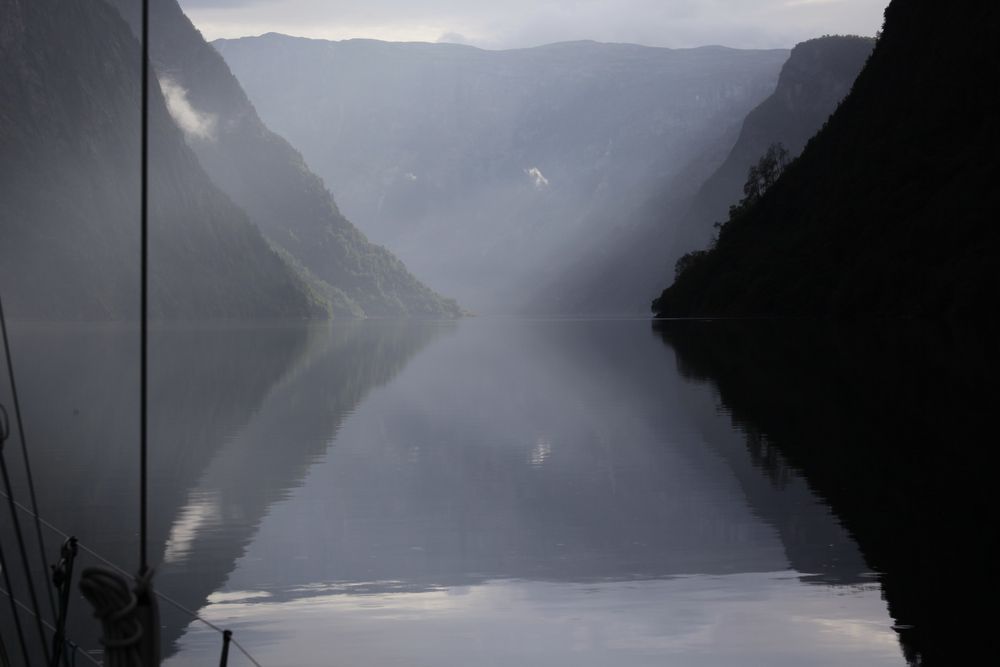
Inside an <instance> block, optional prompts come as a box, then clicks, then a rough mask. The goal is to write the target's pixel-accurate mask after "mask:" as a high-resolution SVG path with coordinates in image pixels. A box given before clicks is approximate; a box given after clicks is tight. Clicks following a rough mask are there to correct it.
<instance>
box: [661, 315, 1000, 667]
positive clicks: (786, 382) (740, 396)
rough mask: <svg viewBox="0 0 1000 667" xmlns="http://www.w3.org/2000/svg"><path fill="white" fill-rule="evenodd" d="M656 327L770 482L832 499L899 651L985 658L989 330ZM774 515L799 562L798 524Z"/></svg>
mask: <svg viewBox="0 0 1000 667" xmlns="http://www.w3.org/2000/svg"><path fill="white" fill-rule="evenodd" d="M657 330H658V332H659V335H660V336H661V337H662V339H663V340H664V341H665V342H666V343H667V344H668V345H669V346H670V347H671V348H673V350H674V351H675V352H676V354H677V359H678V365H679V367H680V371H681V372H682V373H683V374H684V376H685V377H688V378H691V379H694V380H696V381H700V382H706V383H710V385H711V386H712V387H713V389H714V390H715V391H717V393H718V396H719V400H720V402H721V405H722V406H723V407H724V409H725V410H726V411H727V412H728V413H729V414H730V416H731V419H732V421H733V423H734V424H735V425H736V427H737V428H738V429H739V430H741V431H743V432H744V433H745V434H746V435H745V443H744V447H743V449H744V451H745V453H746V454H749V456H750V459H751V460H752V462H753V463H754V465H756V466H757V467H758V468H759V469H761V470H762V471H763V472H764V474H765V475H766V478H767V479H768V480H770V482H771V484H772V486H774V487H775V488H777V487H779V486H781V485H782V484H784V483H785V482H784V480H786V479H788V478H789V477H795V475H796V474H800V473H801V474H804V475H805V479H806V480H807V481H808V484H809V486H810V488H812V489H814V490H815V491H817V492H818V494H819V495H820V497H822V498H823V499H824V501H826V502H828V503H830V505H831V506H832V507H833V509H834V510H835V511H836V512H837V515H838V517H839V518H840V519H841V520H842V521H843V522H844V524H845V525H846V526H847V528H848V529H849V530H850V532H851V534H852V535H853V536H854V537H855V538H856V539H857V540H858V543H859V544H860V547H861V549H862V550H863V552H864V555H865V558H866V559H867V561H868V562H869V563H870V564H871V565H872V567H873V568H875V569H877V570H878V571H879V573H880V575H879V580H880V581H881V583H882V586H883V588H884V592H885V595H886V598H887V600H888V603H889V609H890V611H891V613H892V615H893V617H894V618H895V619H896V621H897V624H896V629H897V631H898V632H899V634H900V636H901V639H902V641H903V646H904V648H905V650H906V654H907V657H908V659H909V660H910V662H912V663H914V664H927V665H956V664H981V663H982V662H983V660H986V661H987V662H988V661H989V659H988V658H985V659H984V658H983V657H982V656H983V655H984V654H985V653H992V651H991V650H990V649H989V648H988V647H989V646H990V645H991V640H990V639H989V637H992V635H993V633H992V630H990V629H987V628H985V627H984V626H983V624H984V623H985V622H987V621H986V619H988V618H991V617H992V614H993V610H992V606H993V604H994V601H995V600H996V594H997V590H996V577H995V575H994V574H992V572H993V570H994V569H995V556H996V537H997V535H996V530H995V527H994V526H993V523H994V522H995V516H996V503H995V501H994V500H993V498H992V493H991V491H990V489H991V486H992V483H991V482H992V480H991V477H992V475H993V467H992V466H990V465H989V464H988V463H989V461H991V460H992V458H993V457H992V455H991V453H992V449H993V447H992V444H987V443H992V442H994V441H995V440H996V435H995V431H996V425H995V421H996V420H995V414H996V412H995V411H996V405H997V402H998V398H1000V396H998V388H997V384H996V377H997V371H998V370H1000V364H998V359H1000V355H998V348H997V343H996V341H997V337H996V335H995V332H993V331H991V330H984V329H981V328H980V329H975V328H968V327H960V326H944V325H940V324H932V323H916V322H905V323H878V324H874V325H873V324H871V323H867V324H858V325H840V326H833V325H831V324H829V323H823V324H815V323H813V324H810V323H788V322H780V323H774V322H770V323H769V322H728V323H727V322H702V323H696V322H664V323H658V324H657ZM776 525H777V526H779V528H780V529H781V531H782V539H783V541H784V543H785V544H786V547H787V550H788V554H789V557H790V559H791V562H792V564H793V566H796V567H798V566H799V565H800V563H801V562H802V557H803V549H802V548H801V547H800V546H798V543H797V540H796V531H797V527H796V525H797V524H794V523H792V522H788V521H785V520H779V521H777V522H776ZM980 631H981V632H982V634H980Z"/></svg>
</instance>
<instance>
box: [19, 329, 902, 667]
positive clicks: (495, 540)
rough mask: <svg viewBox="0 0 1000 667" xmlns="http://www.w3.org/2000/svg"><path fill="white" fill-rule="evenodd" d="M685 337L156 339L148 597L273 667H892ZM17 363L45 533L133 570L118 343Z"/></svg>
mask: <svg viewBox="0 0 1000 667" xmlns="http://www.w3.org/2000/svg"><path fill="white" fill-rule="evenodd" d="M690 334H691V332H690V331H687V332H681V333H677V332H674V333H671V332H666V333H665V332H662V331H657V330H654V329H653V328H652V327H651V325H650V323H649V322H644V321H637V322H491V321H487V320H470V321H465V322H461V323H458V324H454V325H449V324H427V323H424V324H419V323H409V324H403V323H392V322H365V323H356V324H336V325H332V326H313V327H296V326H261V327H248V326H244V327H224V326H202V327H174V328H168V329H163V330H158V331H157V332H156V334H155V337H154V339H153V341H152V346H151V353H152V355H153V359H154V363H153V369H152V372H153V387H152V391H151V398H152V401H153V407H152V414H151V427H152V429H153V432H154V433H155V438H154V442H153V454H152V465H153V471H152V473H151V475H152V479H151V482H152V488H153V497H152V508H151V512H152V516H151V522H152V533H153V543H152V544H151V547H150V549H151V553H152V554H153V560H154V561H155V562H157V563H159V566H158V578H157V582H158V587H159V590H161V591H162V592H164V593H166V594H167V595H170V596H172V597H173V598H175V599H177V600H178V601H180V602H181V603H183V604H184V605H186V606H187V607H190V608H192V609H195V610H197V611H198V612H199V613H200V614H202V615H203V616H204V617H205V618H207V619H209V620H211V621H212V622H213V623H216V624H218V625H220V626H224V627H227V628H231V629H233V630H234V631H235V635H236V637H237V638H238V639H239V640H240V641H241V642H242V643H243V644H244V646H246V647H247V648H248V649H249V650H250V651H251V652H252V653H253V654H254V656H255V657H257V659H258V660H260V661H261V662H262V663H263V664H268V665H326V664H329V665H348V666H350V665H371V666H379V665H426V666H428V667H430V666H432V665H433V666H448V665H455V666H458V665H462V666H466V665H498V666H499V665H505V666H506V665H511V664H530V665H567V666H569V665H573V666H574V667H577V666H581V665H595V666H596V665H601V666H607V665H612V664H613V665H620V666H622V667H629V666H632V665H636V666H638V665H664V664H669V665H671V666H675V667H683V666H686V665H691V666H707V665H741V666H743V665H760V666H776V667H780V666H784V665H788V666H792V665H794V666H803V665H901V664H905V663H906V660H905V659H904V652H903V650H902V649H901V646H900V632H903V633H904V634H905V632H906V624H903V623H900V622H899V619H898V618H897V619H896V620H894V619H893V617H892V616H890V613H889V610H888V609H887V604H886V601H885V600H884V598H883V589H882V580H883V576H882V574H883V573H882V572H881V571H879V572H876V571H874V570H875V569H876V568H875V567H874V566H873V565H872V564H871V560H872V559H871V558H870V557H869V554H868V553H865V554H863V551H862V549H861V548H860V547H859V546H858V544H857V543H856V542H855V539H854V538H853V537H852V535H851V533H849V532H848V530H847V529H846V528H844V527H843V526H842V524H841V522H840V521H839V520H838V518H837V517H836V516H835V515H834V513H833V512H832V511H831V509H830V507H829V505H828V502H827V501H826V500H823V499H821V498H820V497H819V496H817V495H816V493H814V492H813V490H811V489H812V488H814V487H815V485H814V484H812V485H811V484H810V483H807V481H806V479H804V478H803V477H802V476H801V474H800V473H799V472H797V468H796V467H795V466H792V465H788V464H787V462H786V461H785V460H784V458H783V454H782V453H781V452H780V451H778V449H777V448H776V447H772V446H771V444H770V442H769V440H768V438H767V437H766V436H765V435H762V434H761V432H760V429H759V428H758V427H757V426H756V425H755V424H754V423H753V422H752V421H751V420H750V419H748V418H747V415H746V414H742V413H740V411H739V410H738V409H734V408H733V407H732V406H731V405H730V403H731V401H730V400H729V399H728V394H727V389H726V387H727V385H726V384H725V383H724V382H722V383H719V382H716V383H713V382H711V381H709V380H710V379H712V371H711V369H708V370H706V369H705V368H704V367H703V366H704V364H702V365H701V366H699V361H700V360H703V357H699V356H698V352H697V350H695V351H693V352H692V351H691V350H687V351H685V350H686V348H690V347H691V346H692V345H693V344H694V343H698V344H704V343H705V341H706V340H707V338H706V337H705V336H703V335H701V334H700V333H699V332H697V331H696V332H694V334H693V335H690ZM685 336H686V337H685ZM678 337H680V340H678ZM13 343H14V345H15V353H16V357H15V363H16V364H17V366H18V368H17V370H18V375H19V381H20V383H21V384H20V390H21V392H22V402H23V404H24V408H25V412H26V423H27V430H28V437H29V443H30V444H31V446H32V451H33V464H34V466H35V470H36V477H37V479H36V483H37V484H38V487H39V494H40V498H39V502H40V506H41V509H42V512H43V514H44V515H45V516H46V518H48V519H49V520H50V521H52V522H53V523H55V524H57V525H59V526H60V527H62V528H64V529H66V530H67V531H69V532H73V533H74V534H75V535H77V536H79V537H80V539H81V540H82V541H83V542H84V543H85V544H87V545H88V546H90V547H92V548H94V549H97V550H98V551H100V552H101V553H103V554H104V555H106V556H107V557H108V558H110V559H112V560H114V561H116V562H118V563H121V564H122V565H124V566H126V567H127V568H128V569H130V570H131V569H133V568H134V567H135V563H136V555H135V550H136V546H135V540H136V508H135V504H134V498H135V493H136V486H137V484H136V479H135V469H136V465H137V457H136V455H135V452H134V443H135V434H136V432H137V419H136V416H135V415H136V398H135V386H136V385H135V377H136V368H135V364H134V363H133V362H132V361H133V359H134V355H135V353H136V344H135V342H134V332H133V331H130V330H127V329H122V328H115V327H99V326H83V327H75V328H67V327H55V326H42V325H26V324H25V325H20V326H18V327H17V329H16V332H15V336H14V339H13ZM685 355H686V356H685ZM713 359H714V357H713ZM716 361H718V359H716ZM736 367H737V368H738V367H739V366H738V365H737V366H736ZM722 368H728V369H729V370H730V371H731V370H733V366H732V364H731V365H730V366H728V367H727V366H725V365H724V364H723V366H722ZM819 381H822V379H819ZM793 389H794V388H793ZM788 390H789V387H787V386H786V387H781V388H778V387H771V388H769V387H768V386H767V383H763V384H762V386H761V388H760V392H763V393H758V394H754V393H753V392H750V394H749V395H750V396H751V397H754V398H755V400H757V401H760V402H763V403H765V404H767V402H768V400H769V398H768V396H769V395H768V394H767V393H766V392H767V391H773V392H774V396H776V397H777V396H780V395H782V392H787V391H788ZM720 392H721V393H720ZM793 393H794V394H795V395H802V394H801V392H800V391H799V390H798V389H794V391H793ZM777 400H778V399H777V398H776V399H775V401H777ZM0 401H2V402H4V403H5V404H9V399H8V393H7V391H6V389H4V391H3V392H0ZM750 403H753V400H751V401H750ZM828 409H829V410H833V408H832V407H830V408H828ZM798 418H799V416H798V415H789V421H790V422H794V421H795V420H796V419H798ZM810 428H813V429H816V428H821V429H823V430H827V427H826V424H817V423H815V422H813V424H812V426H810ZM8 451H9V454H8V456H9V457H10V461H11V465H12V467H14V468H15V469H17V470H20V467H21V461H20V458H19V456H18V455H17V451H16V449H15V448H13V447H12V448H9V450H8ZM20 484H21V486H19V489H20V491H21V498H22V499H24V498H25V496H24V495H23V483H20ZM3 521H4V523H2V524H0V529H2V530H3V531H4V533H3V535H4V540H5V542H4V543H5V544H7V543H8V542H7V541H8V536H9V534H10V530H9V529H10V525H9V520H8V518H7V517H6V516H4V519H3ZM47 539H49V540H50V541H49V544H48V547H49V551H53V552H54V551H55V550H56V548H57V546H58V542H57V540H56V538H54V537H52V535H51V534H50V535H47ZM8 557H9V554H8ZM91 562H92V561H91V559H89V558H88V557H85V558H84V559H83V563H85V564H90V563H91ZM22 595H23V589H22ZM891 603H892V599H891V598H890V604H891ZM73 604H74V606H73V609H72V614H73V618H72V619H71V623H70V632H71V634H72V635H73V638H74V639H75V640H76V641H78V642H80V643H81V644H83V645H85V646H87V647H90V648H94V647H96V641H95V640H96V637H97V634H98V631H97V629H96V627H95V626H94V624H93V621H92V620H90V619H89V609H88V608H87V604H86V602H85V601H83V600H82V599H75V600H74V603H73ZM897 616H898V614H897ZM2 618H3V623H4V625H3V626H2V627H3V628H4V633H3V634H4V637H5V639H7V641H8V645H9V650H12V642H13V637H12V636H8V635H10V633H9V632H8V631H7V630H8V628H9V627H10V625H9V622H10V618H9V615H8V616H4V617H2ZM163 622H164V629H163V637H164V644H165V650H166V651H167V653H168V654H169V656H170V657H169V660H168V664H170V665H175V666H180V665H204V664H212V663H213V662H214V661H217V660H218V652H219V648H220V641H219V638H218V636H217V635H216V634H215V633H213V632H211V631H208V630H206V629H205V628H204V627H203V626H200V625H199V624H197V623H191V622H190V619H187V618H185V617H184V616H182V615H180V614H178V613H175V612H173V611H172V610H170V609H167V608H165V609H164V610H163ZM894 625H896V626H897V627H896V628H895V629H894ZM230 664H245V663H244V662H243V661H242V660H240V659H239V658H238V657H234V658H233V659H232V661H231V663H230Z"/></svg>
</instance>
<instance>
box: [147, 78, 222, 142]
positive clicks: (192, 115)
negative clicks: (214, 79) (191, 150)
mask: <svg viewBox="0 0 1000 667" xmlns="http://www.w3.org/2000/svg"><path fill="white" fill-rule="evenodd" d="M160 90H161V91H163V98H164V100H166V102H167V110H168V111H170V115H171V117H173V119H174V122H175V123H177V126H178V127H179V128H181V130H183V131H184V134H185V135H186V136H187V138H188V139H203V140H209V141H212V140H214V139H215V128H216V126H217V125H218V118H217V117H216V116H215V114H210V113H203V112H201V111H198V110H197V109H195V108H194V107H193V106H191V102H189V101H188V92H187V90H185V89H184V87H183V86H181V85H180V84H179V83H177V82H176V81H174V80H173V79H170V78H168V77H163V78H161V79H160Z"/></svg>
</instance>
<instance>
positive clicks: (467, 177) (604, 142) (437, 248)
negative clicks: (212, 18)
mask: <svg viewBox="0 0 1000 667" xmlns="http://www.w3.org/2000/svg"><path fill="white" fill-rule="evenodd" d="M215 46H216V48H218V49H219V51H220V53H221V54H222V55H223V56H224V57H225V58H226V62H227V64H228V65H229V66H230V67H231V68H232V70H233V72H234V73H235V74H236V76H237V77H238V78H239V79H240V80H241V82H243V85H244V86H245V88H246V90H247V93H248V95H249V96H250V98H251V100H252V101H253V103H254V106H255V108H256V109H257V111H258V112H259V113H260V114H261V118H262V119H263V121H264V122H265V123H267V124H268V125H269V126H270V127H272V128H274V129H275V130H276V131H278V132H279V133H280V134H282V135H283V136H285V137H287V138H288V139H289V140H290V141H291V142H292V143H293V144H294V145H296V146H299V147H301V149H302V151H303V157H304V158H305V160H306V162H307V163H308V164H309V165H310V167H312V168H313V169H315V170H316V172H317V173H318V174H319V175H320V176H321V177H322V178H323V180H324V181H325V182H326V183H327V185H328V186H329V187H330V189H331V191H332V193H333V195H334V198H335V199H336V201H337V203H338V205H339V206H340V208H341V210H342V211H343V212H344V214H345V215H346V217H347V218H348V219H350V220H352V221H353V222H355V223H356V224H357V225H358V226H359V228H360V229H361V230H363V231H364V232H365V233H366V234H367V235H368V236H369V237H370V238H371V239H372V240H373V241H375V242H377V243H380V244H382V245H384V246H386V247H387V248H388V249H389V250H391V251H392V252H393V253H395V254H396V255H398V256H399V257H400V259H402V260H403V261H404V262H405V263H406V265H407V266H408V267H409V268H410V269H411V270H412V271H413V272H414V273H415V274H416V275H418V276H420V277H421V278H422V279H423V280H425V281H427V283H428V284H429V285H430V286H431V287H432V288H434V289H435V290H437V291H439V292H441V293H442V294H446V295H448V296H452V297H454V298H456V299H457V300H458V301H459V303H461V304H462V305H463V306H464V307H466V308H469V309H471V310H472V311H474V312H476V313H479V314H498V313H504V314H510V313H515V312H519V311H520V310H523V307H524V305H525V303H526V302H528V301H529V300H531V298H532V297H533V296H534V291H535V290H537V289H538V287H539V286H540V285H542V284H544V283H545V282H546V281H547V280H549V279H551V277H553V276H556V275H559V274H560V273H561V272H562V271H564V270H565V269H566V267H568V266H571V265H572V264H573V263H574V262H575V261H576V260H577V259H578V258H579V257H580V256H581V253H583V252H584V251H585V250H587V249H590V248H591V247H593V246H594V245H595V244H598V243H601V242H603V240H604V237H605V235H606V234H607V233H608V231H609V230H611V229H613V228H614V227H615V226H616V225H617V224H619V223H620V222H621V221H622V219H623V218H624V216H625V215H626V213H627V212H628V211H630V210H631V208H633V207H634V206H635V205H636V202H641V201H643V200H644V199H646V198H648V196H649V195H650V193H652V192H655V191H659V190H661V189H663V188H665V187H673V186H674V184H676V187H677V188H678V189H680V190H682V191H686V190H685V188H686V189H691V188H693V187H695V185H696V182H697V174H700V173H703V171H704V170H705V169H707V168H709V167H711V166H713V163H712V162H711V161H705V160H704V159H703V156H704V155H705V154H706V153H707V154H709V155H712V156H717V155H718V156H719V157H716V158H715V159H719V160H721V150H722V149H723V148H724V145H725V142H726V141H727V140H730V137H731V135H732V134H733V133H734V132H735V131H736V129H737V128H738V127H739V125H740V123H741V122H742V119H743V117H744V116H745V115H746V113H747V112H748V111H749V110H750V109H752V108H753V107H754V106H756V105H757V104H758V103H759V102H760V101H761V100H763V99H764V98H765V97H766V96H768V95H769V94H771V93H772V92H773V90H774V87H775V85H776V81H777V77H778V73H779V71H780V69H781V66H782V65H783V63H784V62H785V60H786V59H787V58H788V52H787V51H783V50H767V51H739V50H732V49H722V48H704V49H692V50H670V49H653V48H646V47H639V46H629V45H608V44H598V43H591V42H587V43H572V44H559V45H553V46H549V47H542V48H536V49H527V50H519V51H482V50H478V49H472V48H469V47H462V46H454V45H431V44H392V43H383V42H373V41H366V40H354V41H346V42H323V41H315V40H303V39H298V38H293V37H286V36H281V35H267V36H264V37H260V38H253V39H241V40H235V41H219V42H216V43H215ZM301 109H309V110H310V112H309V113H307V114H304V113H301V112H300V110H301Z"/></svg>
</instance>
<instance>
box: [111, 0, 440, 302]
mask: <svg viewBox="0 0 1000 667" xmlns="http://www.w3.org/2000/svg"><path fill="white" fill-rule="evenodd" d="M107 2H109V3H110V4H111V5H113V6H115V7H116V8H117V9H119V11H120V12H121V14H122V16H124V17H125V18H126V19H127V20H129V22H130V23H131V24H132V26H133V27H136V26H137V25H138V13H137V6H136V3H134V2H130V1H128V0H107ZM151 5H152V7H151V13H150V24H151V29H150V41H151V45H150V46H151V52H152V58H153V65H154V67H155V69H156V72H157V76H158V77H159V80H160V83H161V86H163V88H164V91H165V94H166V96H167V98H168V101H170V102H171V103H172V106H171V110H172V112H173V116H174V118H175V120H176V121H177V123H178V125H179V126H180V127H181V128H182V129H184V131H185V135H186V139H187V142H188V144H189V145H190V146H191V148H192V149H193V150H194V152H195V153H196V154H197V156H198V158H199V160H200V162H201V164H202V166H203V167H204V169H205V170H206V171H207V172H208V174H209V176H210V177H211V178H212V180H213V181H214V182H215V183H217V184H218V185H219V187H220V188H221V189H222V190H223V191H224V192H225V193H226V194H227V195H229V197H231V198H232V199H233V201H234V202H236V203H237V204H238V205H239V206H241V207H242V208H243V209H244V210H246V211H247V213H248V214H249V216H250V219H251V220H252V221H253V222H254V223H256V224H257V225H258V226H259V227H260V229H261V230H262V231H263V232H264V234H265V235H266V236H267V238H268V239H269V240H270V241H271V242H272V243H274V244H275V245H277V246H278V247H279V248H280V250H281V251H282V252H283V255H284V256H285V258H286V259H288V260H289V261H290V262H291V263H292V264H293V265H295V266H296V267H297V268H298V270H299V272H300V274H301V275H303V276H304V277H305V278H306V280H307V281H308V282H309V283H310V284H311V285H312V286H313V288H314V290H315V291H316V292H317V293H318V294H320V295H322V296H323V297H324V298H327V299H329V300H330V301H331V302H332V304H333V307H334V311H335V314H337V315H348V316H362V315H367V316H379V317H387V316H406V315H412V316H423V317H454V316H457V315H459V314H460V309H459V308H458V306H457V305H456V304H455V303H454V302H453V301H451V300H448V299H444V298H442V297H440V296H439V295H437V294H436V293H434V292H433V291H432V290H430V289H429V288H427V287H426V286H425V285H423V284H422V283H421V282H420V281H418V280H417V279H416V278H415V277H414V276H413V275H412V274H411V273H410V272H409V271H408V270H407V269H406V267H405V266H404V265H403V263H402V262H400V261H399V260H398V259H397V258H396V257H395V256H393V255H392V254H391V253H389V252H388V251H386V250H385V249H384V248H382V247H379V246H377V245H374V244H372V243H370V242H369V241H368V239H367V238H366V237H365V236H364V235H363V234H362V233H361V232H359V231H358V229H357V228H356V227H354V225H352V224H351V223H350V222H349V221H348V220H347V219H346V218H345V217H344V216H343V215H341V213H340V211H339V210H338V208H337V206H336V204H335V203H334V201H333V199H332V197H331V195H330V193H329V192H328V191H327V189H326V187H325V185H324V184H323V182H322V181H321V180H320V179H319V178H318V177H317V176H316V175H315V174H313V173H312V172H311V171H310V170H309V167H308V166H306V164H305V162H304V161H303V159H302V156H301V155H300V154H299V153H298V151H296V150H295V149H294V148H292V146H291V145H290V144H289V143H288V142H287V141H285V140H284V139H283V138H281V137H280V136H278V135H276V134H274V133H273V132H271V131H270V130H269V129H268V128H267V127H266V126H265V125H264V124H263V123H262V122H261V120H260V118H259V117H258V116H257V112H256V110H255V109H254V107H253V105H252V104H250V101H249V100H248V99H247V97H246V95H245V94H244V92H243V89H242V87H241V86H240V83H239V82H238V81H237V80H236V78H235V77H234V76H233V74H232V73H231V72H230V71H229V68H228V66H227V65H226V63H225V62H224V61H223V60H222V58H221V57H220V56H219V54H218V53H216V51H215V50H214V49H213V48H212V47H211V46H209V45H208V44H207V43H206V42H205V40H204V39H202V37H201V34H200V33H199V32H198V31H197V30H196V29H195V28H194V26H193V25H192V24H191V22H190V21H189V20H188V18H187V17H186V16H185V15H184V14H183V12H182V11H181V9H180V7H179V6H178V4H177V2H176V0H154V2H152V3H151ZM301 110H302V109H301V107H300V108H299V112H301Z"/></svg>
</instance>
